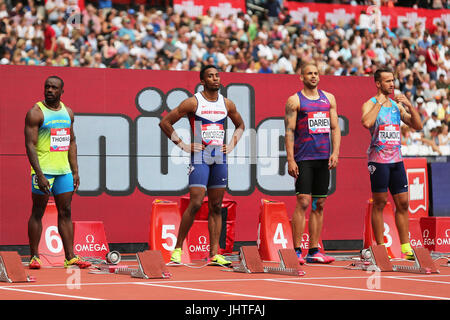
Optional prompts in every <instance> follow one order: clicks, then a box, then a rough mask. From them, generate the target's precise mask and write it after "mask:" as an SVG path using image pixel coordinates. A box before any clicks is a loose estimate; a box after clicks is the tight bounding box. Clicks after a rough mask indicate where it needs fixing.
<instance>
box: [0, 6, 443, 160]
mask: <svg viewBox="0 0 450 320" xmlns="http://www.w3.org/2000/svg"><path fill="white" fill-rule="evenodd" d="M6 1H11V0H0V64H2V65H39V66H66V67H91V68H126V69H150V70H200V68H201V66H202V65H203V64H214V65H216V66H218V67H219V68H220V70H222V71H224V72H245V73H287V74H296V73H298V72H299V66H300V64H301V63H302V62H305V61H315V62H316V63H317V64H318V66H319V68H320V70H319V71H320V73H321V74H322V75H337V76H370V75H372V74H373V73H374V72H375V70H376V69H377V68H379V67H380V66H388V67H390V68H391V69H392V70H393V71H394V73H395V78H396V92H397V93H400V92H401V93H404V94H405V95H406V96H407V97H408V98H409V99H410V100H411V101H412V103H413V105H415V106H417V107H418V109H419V111H420V114H421V117H422V121H423V123H424V129H423V130H422V131H421V132H413V131H411V130H410V129H407V128H406V127H405V128H402V145H403V146H402V148H403V153H404V154H405V155H440V154H443V155H450V141H449V134H448V124H449V121H450V109H449V99H450V90H449V79H450V78H449V76H450V51H449V38H448V30H447V29H448V28H447V26H446V25H445V23H443V22H436V23H435V25H434V27H433V28H432V29H426V28H425V26H424V25H423V24H421V23H420V22H418V23H416V24H415V25H414V26H409V25H408V22H407V21H405V22H403V24H402V25H400V26H399V27H398V28H396V29H393V30H391V29H389V28H388V27H387V26H386V25H384V24H383V26H382V28H381V30H380V31H378V30H375V29H371V26H370V25H369V24H368V23H367V21H368V20H367V15H366V14H361V16H360V17H359V19H358V20H357V21H355V20H353V21H351V22H350V23H348V24H344V23H338V25H333V24H332V23H331V22H330V21H326V22H325V23H319V22H318V21H317V20H314V21H312V22H310V21H308V20H307V19H306V17H304V18H303V20H302V21H300V22H294V21H293V20H292V18H291V16H290V15H289V11H288V10H287V8H283V7H282V5H281V6H280V8H279V10H278V11H276V15H274V14H272V15H269V16H266V17H261V16H260V15H256V14H253V15H250V14H244V13H242V12H240V13H238V14H237V16H229V17H228V18H225V19H222V18H220V17H219V15H215V16H213V15H211V14H206V15H204V16H200V17H198V18H190V17H189V16H188V15H187V14H186V13H181V14H178V13H176V12H174V10H173V8H172V7H167V8H165V10H157V9H156V8H154V7H146V6H145V5H139V6H137V7H128V8H123V7H121V8H116V7H114V6H112V4H111V2H110V1H109V0H100V1H99V2H98V3H97V2H95V3H91V2H87V3H86V7H85V9H84V10H83V11H80V9H79V7H78V4H77V0H47V1H46V2H44V1H43V0H28V1H27V2H26V5H24V4H23V3H22V2H17V3H16V4H14V5H11V2H9V5H8V3H6ZM25 1H26V0H25ZM382 2H383V4H388V2H387V1H382ZM435 2H436V3H437V2H439V1H435ZM433 3H434V2H433ZM442 3H444V2H442Z"/></svg>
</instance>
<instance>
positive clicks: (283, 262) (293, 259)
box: [233, 246, 306, 276]
mask: <svg viewBox="0 0 450 320" xmlns="http://www.w3.org/2000/svg"><path fill="white" fill-rule="evenodd" d="M239 255H240V263H239V264H238V265H237V266H233V271H235V272H243V273H274V274H282V275H289V276H304V275H305V274H306V273H305V272H304V271H303V270H302V269H301V268H300V265H299V262H298V258H297V254H296V253H295V250H294V249H279V250H278V255H279V256H280V264H279V266H278V267H264V266H263V262H262V260H261V256H260V255H259V250H258V247H256V246H242V247H241V248H240V254H239Z"/></svg>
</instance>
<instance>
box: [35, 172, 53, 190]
mask: <svg viewBox="0 0 450 320" xmlns="http://www.w3.org/2000/svg"><path fill="white" fill-rule="evenodd" d="M37 184H38V187H39V190H41V191H42V192H44V193H47V194H50V182H48V180H47V178H46V177H45V176H44V175H37Z"/></svg>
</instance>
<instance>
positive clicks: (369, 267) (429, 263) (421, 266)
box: [352, 245, 439, 274]
mask: <svg viewBox="0 0 450 320" xmlns="http://www.w3.org/2000/svg"><path fill="white" fill-rule="evenodd" d="M413 253H414V258H415V260H414V265H413V266H406V265H394V264H392V262H391V261H390V259H389V256H388V254H387V251H386V247H385V246H384V245H376V246H371V247H369V248H368V249H367V250H366V252H365V254H363V256H362V258H361V261H360V262H359V263H353V264H352V265H353V266H355V267H356V269H361V270H365V271H378V272H389V271H391V272H409V273H426V274H431V273H439V270H438V269H437V268H436V265H435V264H434V262H433V259H432V258H431V255H430V252H429V251H428V250H427V249H425V248H421V247H418V248H413Z"/></svg>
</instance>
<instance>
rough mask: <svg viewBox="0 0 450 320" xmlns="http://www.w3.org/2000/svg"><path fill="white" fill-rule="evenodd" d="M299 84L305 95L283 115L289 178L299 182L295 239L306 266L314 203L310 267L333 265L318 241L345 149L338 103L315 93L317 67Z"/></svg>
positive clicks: (293, 100)
mask: <svg viewBox="0 0 450 320" xmlns="http://www.w3.org/2000/svg"><path fill="white" fill-rule="evenodd" d="M300 79H301V80H302V82H303V89H302V90H301V91H299V92H297V93H295V94H294V95H292V96H290V97H289V99H288V100H287V102H286V111H285V130H286V133H285V143H286V153H287V161H288V172H289V174H290V175H291V176H292V177H294V178H295V179H296V182H295V191H296V194H297V204H296V207H295V211H294V214H293V216H292V236H293V241H294V248H295V250H296V252H297V256H298V259H299V263H300V264H303V263H305V260H304V259H303V257H302V250H301V246H300V245H301V239H302V234H303V231H304V229H305V212H306V210H307V209H308V207H309V205H310V204H311V203H312V209H311V214H310V216H309V225H308V230H309V249H308V254H307V255H306V262H308V263H330V262H333V261H334V258H333V257H331V256H327V255H325V254H323V253H321V252H319V239H320V234H321V232H322V225H323V208H324V204H325V200H326V198H327V195H328V184H329V181H330V170H331V169H333V168H335V167H336V166H337V163H338V156H339V147H340V143H341V130H340V128H339V121H338V115H337V107H336V99H335V98H334V96H333V95H332V94H331V93H328V92H325V91H322V90H319V89H318V88H317V86H318V84H319V69H318V68H317V66H316V65H315V64H312V63H308V64H305V65H304V66H302V69H301V75H300ZM330 138H331V143H330ZM331 149H332V150H331Z"/></svg>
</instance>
